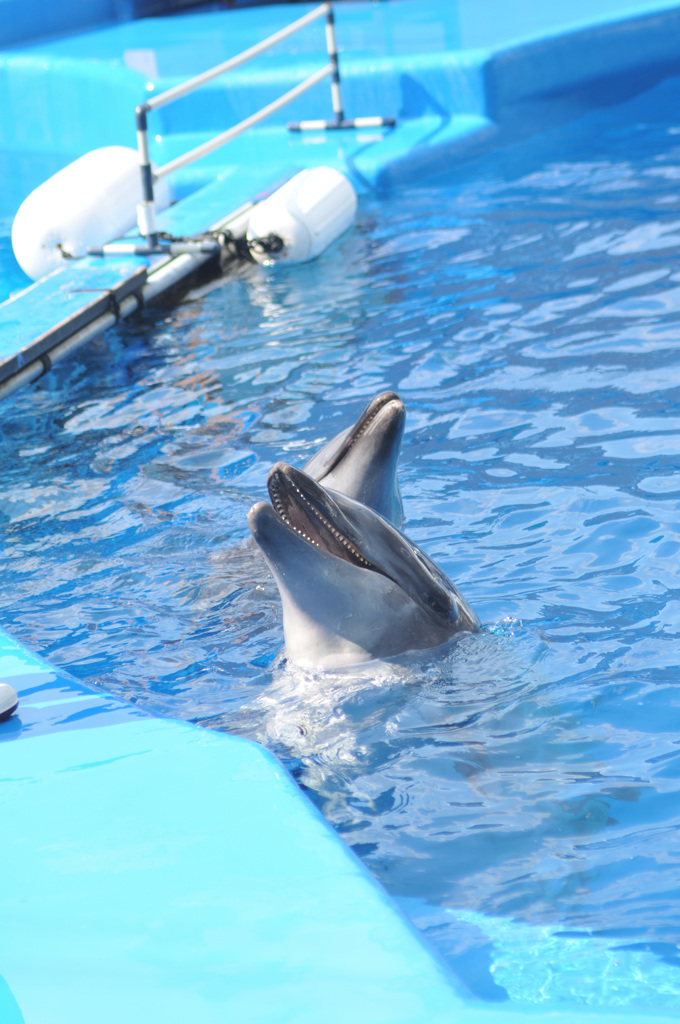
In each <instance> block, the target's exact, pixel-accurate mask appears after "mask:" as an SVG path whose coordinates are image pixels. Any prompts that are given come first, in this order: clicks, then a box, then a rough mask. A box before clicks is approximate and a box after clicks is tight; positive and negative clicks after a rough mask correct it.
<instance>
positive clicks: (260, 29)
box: [0, 0, 680, 1024]
mask: <svg viewBox="0 0 680 1024" xmlns="http://www.w3.org/2000/svg"><path fill="white" fill-rule="evenodd" d="M132 9H133V5H132V4H123V3H120V2H118V3H117V2H114V0H111V2H109V0H97V2H96V3H95V2H93V3H92V4H88V5H84V4H82V3H77V2H76V0H72V2H69V0H63V2H61V3H59V2H54V3H51V4H49V5H47V4H46V3H45V2H44V0H3V2H2V3H1V4H0V110H1V111H2V117H1V118H0V173H2V178H3V196H2V199H1V200H0V218H4V220H5V222H6V223H7V224H9V223H10V222H11V217H12V216H13V214H14V212H15V211H16V209H17V208H18V206H19V204H20V203H21V201H22V200H23V198H25V196H26V195H27V194H28V193H29V192H30V191H31V190H32V189H33V188H34V187H36V186H37V185H38V184H39V183H40V182H41V181H42V180H44V179H45V178H46V177H47V176H49V175H50V174H52V173H54V172H55V171H56V170H58V169H59V168H60V167H62V166H65V165H66V164H67V163H68V162H70V161H71V160H73V159H75V158H76V157H77V156H79V155H81V154H83V153H85V152H87V151H88V150H90V149H92V148H95V147H98V146H103V145H112V144H122V145H134V118H133V112H134V107H135V105H136V104H137V103H139V102H140V101H141V100H143V99H144V97H145V95H148V94H150V93H153V92H154V91H155V92H157V91H161V90H163V89H165V88H167V87H169V86H170V85H172V84H174V83H175V82H177V81H180V80H182V79H184V78H186V77H188V76H190V75H192V74H196V73H198V72H199V71H201V70H204V68H205V67H208V66H211V65H213V64H216V63H218V62H220V61H222V60H224V59H226V58H227V57H229V56H231V55H233V54H234V53H236V52H239V51H240V50H242V49H244V48H245V47H247V46H250V45H252V44H253V43H255V42H257V41H258V40H259V39H261V38H262V37H263V36H264V35H267V34H270V33H271V32H273V31H275V30H277V29H278V28H280V27H282V26H283V25H285V24H287V23H288V22H290V21H292V20H294V19H295V18H297V17H299V16H300V15H301V14H302V13H303V12H304V11H306V10H308V9H310V8H308V7H307V6H305V5H294V6H293V5H290V6H276V7H256V8H252V9H251V8H244V9H236V10H229V11H224V10H213V9H206V10H204V11H195V12H188V13H183V14H181V15H177V16H174V17H159V18H144V19H142V20H137V21H130V20H126V12H128V13H129V11H131V10H132ZM138 9H141V8H138ZM59 12H61V18H60V17H59V16H58V15H59ZM336 19H337V34H338V41H339V44H340V47H341V67H342V72H343V87H344V92H345V107H346V111H347V114H348V116H361V115H369V114H378V115H383V116H389V117H396V118H397V127H396V128H394V129H388V130H383V129H379V130H375V129H372V130H358V131H352V132H347V133H339V132H311V133H309V134H308V135H294V134H291V133H289V132H288V131H287V129H286V126H285V122H286V120H288V119H298V118H301V117H305V118H307V117H310V118H316V117H328V116H330V99H329V94H328V85H327V83H322V84H321V85H320V86H318V87H316V88H315V90H314V91H313V92H312V93H310V94H309V95H308V96H306V97H303V98H302V99H301V100H299V101H296V103H295V105H294V106H292V107H291V108H290V109H289V110H288V111H285V112H284V113H283V114H282V115H279V116H276V117H274V118H273V119H272V120H271V121H269V122H265V123H264V124H263V125H261V126H260V127H258V128H256V129H254V130H253V131H252V133H250V134H249V135H248V136H246V137H242V138H240V139H238V140H236V141H235V142H234V143H232V144H231V145H230V146H229V147H227V148H226V149H225V150H222V151H220V152H219V153H217V154H215V155H214V156H212V157H209V158H206V159H205V160H203V161H201V163H200V164H198V165H196V166H195V167H193V168H190V169H188V170H187V171H186V172H180V173H179V174H178V176H177V179H176V180H175V181H174V183H173V187H174V190H175V197H176V199H177V200H178V201H177V203H176V205H174V206H173V207H172V208H171V209H170V210H168V211H167V212H166V213H165V214H164V220H163V222H162V225H161V226H162V227H163V228H165V229H167V230H171V231H173V232H175V233H176V234H186V233H193V232H199V231H203V230H205V229H206V228H208V227H209V226H211V225H212V224H214V223H216V222H217V221H218V220H219V219H220V218H224V217H226V216H227V215H228V214H229V213H230V212H231V211H234V210H237V209H238V208H239V207H240V206H242V204H243V203H246V202H250V201H253V200H256V199H257V197H258V195H259V194H262V193H266V192H267V191H268V190H270V189H271V188H273V187H275V186H276V185H277V184H278V183H279V182H280V181H282V180H285V178H287V177H290V176H291V175H292V174H293V173H295V172H296V171H297V170H299V169H300V168H302V167H307V166H314V165H318V164H330V165H332V166H335V167H337V168H339V169H340V170H342V171H343V172H345V173H346V174H348V175H349V176H350V177H351V179H352V181H353V182H354V184H355V186H356V188H357V190H358V191H359V192H360V193H361V192H363V191H366V190H371V189H376V188H390V187H394V186H396V185H402V184H409V183H414V182H418V181H419V180H421V178H422V177H423V176H424V175H429V174H434V173H437V172H441V171H442V170H445V169H446V168H448V167H451V166H453V165H454V163H456V162H460V161H461V160H464V159H465V158H466V157H468V156H469V155H470V154H473V153H475V152H478V151H479V150H480V149H481V148H483V147H489V146H494V145H502V144H503V143H504V142H505V141H507V140H510V139H515V138H517V137H518V136H519V135H521V133H523V132H527V131H530V130H534V129H535V128H536V127H537V126H538V127H541V126H544V125H545V124H548V123H553V122H555V121H558V120H560V119H564V118H568V117H571V116H574V114H576V113H578V112H579V111H580V110H583V109H587V108H588V107H592V106H597V105H598V104H600V103H604V102H613V101H615V100H616V99H617V98H618V99H623V98H625V97H626V96H628V95H630V94H632V93H633V92H635V91H636V90H640V89H643V88H645V87H648V86H651V85H652V84H654V83H655V82H656V81H658V80H660V79H661V78H663V77H664V76H667V75H669V74H674V73H677V72H678V71H679V70H680V46H679V45H678V40H680V3H678V2H676V0H672V2H671V0H637V2H632V0H630V2H627V0H550V2H546V0H430V2H428V3H423V2H422V0H390V2H384V3H368V2H366V3H359V2H356V3H352V2H347V3H339V4H338V5H337V7H336ZM36 25H40V26H42V29H43V31H44V32H45V33H46V35H45V36H44V37H43V38H38V37H36V35H35V33H36V27H35V26H36ZM317 28H318V26H317ZM60 32H62V33H63V34H59V33H60ZM321 63H323V41H322V30H321V34H320V33H319V32H316V33H315V32H314V30H313V29H309V30H306V34H305V36H304V38H301V39H299V40H297V41H295V42H294V43H291V44H289V45H288V46H286V44H283V46H282V47H281V48H278V49H277V50H276V51H274V52H273V53H272V54H271V55H270V56H268V57H265V58H262V59H261V60H260V61H259V62H258V63H256V64H253V65H247V66H246V67H245V68H241V69H239V70H238V71H237V72H234V74H233V75H232V76H230V77H229V78H227V79H226V80H220V81H219V82H215V83H213V85H211V86H210V87H208V88H207V96H208V98H207V100H206V98H205V96H203V97H200V95H199V94H197V95H196V96H195V97H192V98H190V99H187V100H185V101H182V102H181V103H178V104H177V105H176V107H172V108H166V109H165V110H164V111H163V112H159V114H158V115H157V117H158V120H157V122H156V123H155V127H154V129H153V132H154V142H153V145H154V151H153V154H152V156H153V158H154V159H155V160H156V161H157V162H159V163H161V162H165V161H167V160H169V159H171V158H173V157H174V156H175V155H177V154H178V153H180V152H182V151H184V150H185V149H187V148H190V147H191V146H193V145H196V144H198V143H199V142H201V141H203V140H204V139H205V138H207V137H209V136H210V135H212V134H214V133H216V132H217V131H220V130H222V129H223V128H224V127H225V126H228V125H229V124H232V123H234V122H236V121H238V120H240V119H241V118H242V117H245V116H247V115H248V114H250V113H252V112H253V111H254V110H256V109H257V108H258V107H260V106H261V105H263V104H264V103H266V102H269V101H270V100H271V99H272V98H274V96H276V95H278V94H280V93H281V92H283V91H284V90H285V89H287V88H290V87H291V86H292V85H294V84H295V83H296V82H297V81H299V80H300V79H301V78H302V77H304V75H305V74H307V73H310V72H311V71H312V70H314V69H315V68H316V67H318V66H320V64H321ZM153 269H154V267H153V265H152V264H151V263H150V262H149V260H147V259H146V258H140V257H137V258H130V259H129V260H124V259H123V260H118V259H117V260H115V261H111V262H110V263H108V262H107V263H103V262H102V261H100V260H96V259H94V258H88V259H85V260H82V261H78V262H77V263H75V262H74V263H73V264H68V265H67V266H66V267H65V268H64V269H63V270H58V271H56V272H55V273H53V274H52V275H50V277H49V278H47V279H45V280H44V281H42V282H39V283H37V284H35V285H32V286H31V287H29V288H27V289H26V290H23V289H19V290H18V292H17V294H16V295H13V296H12V297H11V298H10V299H9V300H8V301H6V302H4V303H2V304H1V305H0V383H1V382H2V381H3V380H9V379H10V378H11V377H12V375H13V374H14V373H16V372H17V371H19V370H21V369H22V367H24V366H26V365H27V364H30V362H31V360H37V359H39V358H40V357H44V356H45V355H48V354H49V352H50V351H51V350H52V348H53V347H54V346H57V345H59V344H61V343H63V342H64V340H65V339H66V340H67V339H68V338H69V336H70V334H69V332H71V333H74V332H76V331H78V330H81V329H82V328H83V326H86V325H87V324H88V323H89V322H94V321H95V320H96V318H97V317H100V316H102V314H103V312H105V311H106V308H107V303H109V302H110V298H109V296H110V292H111V290H114V291H115V290H118V293H119V294H118V298H119V299H121V300H122V299H124V298H125V296H128V295H134V294H135V293H136V292H137V291H139V289H140V288H142V287H143V286H144V283H145V281H146V279H147V275H148V274H150V273H152V272H153ZM0 283H1V282H0ZM25 283H26V284H27V285H28V283H29V282H28V281H26V282H25ZM28 386H30V384H29V385H28ZM225 643H228V637H226V636H225ZM0 681H3V682H7V683H10V684H11V685H13V686H14V687H15V689H17V691H18V692H19V695H20V698H21V702H20V706H19V710H18V712H17V713H16V714H15V715H14V716H13V717H12V718H11V719H9V720H8V721H6V722H4V723H0V766H1V772H2V786H1V787H0V806H1V813H2V821H3V826H4V828H3V832H2V836H3V841H2V846H1V849H0V865H1V866H2V876H1V877H2V878H3V880H4V883H5V885H4V892H3V896H2V900H1V903H0V905H1V906H2V908H3V927H2V929H0V1022H1V1024H21V1022H23V1024H92V1022H93V1021H97V1022H98V1024H109V1022H110V1024H114V1022H116V1024H120V1022H121V1021H125V1022H130V1024H136V1022H142V1021H144V1022H147V1021H163V1022H164V1024H175V1022H177V1024H180V1022H182V1024H185V1022H187V1021H191V1022H199V1024H212V1022H215V1024H217V1022H220V1024H222V1022H225V1021H239V1022H248V1024H286V1022H290V1024H306V1022H309V1024H312V1022H314V1024H318V1022H319V1021H324V1022H326V1024H336V1022H337V1024H340V1022H343V1024H345V1022H347V1021H353V1022H355V1024H363V1022H366V1024H369V1022H370V1024H382V1022H384V1024H402V1022H403V1024H439V1022H442V1024H444V1022H447V1024H448V1022H451V1024H468V1022H469V1024H504V1022H507V1021H512V1020H540V1021H543V1020H550V1021H558V1022H559V1021H564V1022H566V1021H578V1022H582V1024H589V1022H593V1024H595V1022H598V1024H614V1022H617V1024H620V1022H622V1021H627V1022H631V1024H643V1022H647V1021H649V1022H650V1024H651V1022H652V1021H655V1022H657V1024H659V1022H662V1021H663V1020H664V1019H670V1018H664V1017H662V1016H659V1015H655V1014H651V1015H647V1014H644V1013H612V1014H609V1013H607V1012H598V1013H594V1012H593V1013H590V1012H583V1013H581V1012H580V1011H576V1010H575V1011H566V1010H565V1011H556V1010H553V1011H545V1010H543V1011H541V1010H537V1009H522V1008H521V1007H513V1006H509V1005H504V1006H499V1007H493V1008H489V1007H484V1006H482V1005H480V1004H479V1003H478V1002H477V1003H476V1002H474V1001H473V1000H472V998H471V997H469V996H468V995H467V994H466V992H465V991H464V989H463V987H462V985H461V984H460V983H459V982H458V981H457V980H456V979H454V978H453V976H452V975H450V974H449V972H448V970H447V968H446V967H445V966H444V965H443V964H442V963H441V962H440V961H439V960H438V959H437V957H436V956H435V955H434V954H433V953H431V952H430V951H429V949H428V948H427V946H426V945H425V944H424V942H423V941H422V940H421V938H420V937H419V935H418V934H417V933H416V932H415V930H414V929H413V928H412V926H411V925H410V924H409V923H408V922H407V921H406V920H405V919H404V918H403V917H402V915H401V914H400V912H399V911H398V909H397V908H396V906H395V905H394V904H393V903H392V902H391V900H390V899H389V898H388V896H387V895H386V894H385V893H384V891H383V890H382V889H381V887H380V886H379V885H378V884H377V883H376V882H375V881H374V880H373V879H372V878H371V876H370V875H369V873H368V872H367V871H366V869H365V868H364V867H363V866H362V865H361V863H360V862H359V861H358V860H357V859H356V858H355V857H354V855H353V854H352V853H351V852H350V851H349V850H348V848H347V847H346V846H345V845H344V844H343V842H342V841H341V840H340V839H339V838H338V837H337V836H336V834H335V833H334V832H333V830H332V829H331V828H330V827H329V826H328V825H327V824H326V823H325V822H324V821H323V819H322V818H321V817H320V816H319V814H318V813H317V811H316V810H315V809H314V808H313V807H312V805H311V804H310V803H309V802H308V801H307V799H306V798H305V797H304V796H303V795H302V793H301V792H300V791H299V790H298V788H297V787H296V785H295V784H294V782H293V780H292V779H291V778H290V777H289V776H288V775H287V773H286V772H285V770H284V769H283V768H282V766H281V765H280V764H279V762H278V761H277V760H276V759H275V758H274V757H273V756H272V755H270V754H269V753H267V752H266V751H265V750H263V749H262V748H260V747H258V746H257V745H256V744H254V743H251V742H248V741H245V740H241V739H237V738H234V737H230V736H227V735H224V734H220V733H216V732H210V731H208V730H203V729H199V728H197V727H194V726H192V725H188V724H185V723H181V722H177V721H172V720H167V719H158V718H154V717H151V716H148V715H146V714H143V713H141V712H140V711H138V710H136V709H135V708H134V706H132V705H128V704H125V703H124V702H122V701H119V700H117V699H114V698H113V697H108V696H106V695H104V694H102V693H101V692H99V691H95V690H93V689H90V688H88V687H86V686H84V685H83V684H81V683H79V682H77V681H76V680H75V679H73V678H72V677H70V676H69V675H68V674H66V673H64V672H63V671H61V670H57V669H55V668H53V667H51V666H50V665H48V664H47V663H45V662H44V661H42V660H41V659H40V658H39V657H37V656H36V655H34V654H32V653H31V652H30V651H29V650H28V649H27V648H26V647H24V646H22V645H21V644H20V643H18V642H17V641H16V640H14V639H12V638H10V637H8V636H7V635H6V634H4V633H2V632H0Z"/></svg>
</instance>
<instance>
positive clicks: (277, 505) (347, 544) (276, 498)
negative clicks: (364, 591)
mask: <svg viewBox="0 0 680 1024" xmlns="http://www.w3.org/2000/svg"><path fill="white" fill-rule="evenodd" d="M376 414H377V411H376ZM376 414H374V415H376ZM371 419H373V417H371ZM293 490H294V491H295V493H296V494H297V496H298V497H299V499H300V503H301V504H303V505H305V507H306V508H308V509H309V510H310V513H311V515H312V517H313V518H315V519H317V520H318V521H319V522H320V523H322V524H323V526H324V527H325V528H326V529H327V530H328V532H329V533H330V534H331V535H332V536H333V537H334V538H335V539H336V540H337V541H339V542H340V543H341V544H342V546H343V547H344V548H345V549H346V550H347V552H348V554H350V555H351V557H352V558H353V559H354V561H355V562H357V563H358V564H359V565H360V566H362V567H363V568H366V569H374V568H375V567H374V566H373V565H372V563H371V562H369V561H368V559H366V558H364V556H363V555H362V553H361V551H359V549H358V548H357V547H356V546H355V545H354V544H352V542H351V541H350V540H349V539H348V538H347V537H345V535H344V534H343V533H341V532H340V530H338V529H337V528H336V527H335V526H333V524H332V523H330V522H329V521H328V520H327V519H326V517H325V516H323V515H322V514H321V513H320V512H319V510H318V509H317V508H316V506H315V505H314V504H313V503H312V502H311V501H310V500H309V498H307V496H306V495H305V494H303V492H302V491H301V490H300V488H299V487H298V486H297V484H293ZM271 498H272V505H273V506H274V510H275V511H276V513H277V515H279V516H280V517H281V519H283V521H284V523H286V524H287V525H288V526H290V528H291V529H292V530H293V531H294V532H295V533H297V534H298V536H300V537H302V538H304V540H306V541H308V543H310V544H313V545H314V547H315V548H320V549H321V550H323V545H322V544H319V542H318V541H316V540H312V538H311V537H310V536H309V534H308V533H305V531H304V530H301V529H300V528H299V527H297V526H295V525H294V524H293V522H292V520H291V518H290V516H289V515H288V512H287V510H286V507H285V506H284V503H283V501H282V499H281V496H280V494H279V493H278V492H275V493H274V494H272V495H271Z"/></svg>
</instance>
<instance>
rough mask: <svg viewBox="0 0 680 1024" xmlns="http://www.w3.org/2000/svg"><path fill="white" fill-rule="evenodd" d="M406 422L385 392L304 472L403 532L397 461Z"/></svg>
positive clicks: (396, 399)
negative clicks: (361, 504) (383, 517)
mask: <svg viewBox="0 0 680 1024" xmlns="http://www.w3.org/2000/svg"><path fill="white" fill-rule="evenodd" d="M405 419H406V410H405V408H404V403H403V402H402V400H401V398H400V397H399V395H396V394H395V393H394V391H382V392H381V393H380V394H379V395H376V396H375V398H373V399H372V400H371V402H369V404H368V405H367V407H366V408H365V409H364V411H363V412H362V414H361V416H360V417H359V419H358V420H357V421H356V423H355V424H354V425H353V426H351V427H348V428H347V429H346V430H343V431H342V432H341V433H340V434H337V435H336V436H335V437H334V438H332V439H331V440H330V441H329V442H328V443H327V444H325V445H324V446H323V448H322V449H321V450H320V451H318V452H317V453H316V455H313V456H312V458H311V459H310V460H309V462H307V463H306V464H305V465H304V466H303V467H302V468H303V470H304V472H305V473H307V474H308V475H309V476H311V477H313V478H314V479H315V480H317V481H318V482H319V483H320V484H322V485H323V486H324V487H330V488H332V489H333V490H334V491H340V492H341V493H342V494H346V495H347V496H348V497H350V498H354V499H355V500H356V501H361V502H362V503H363V504H364V505H368V506H369V508H373V509H375V511H376V512H380V514H381V515H383V516H385V517H386V518H387V519H389V520H390V521H391V522H393V523H395V524H396V525H397V526H401V525H402V523H403V521H404V510H403V506H402V501H401V493H400V491H399V483H398V481H397V460H398V458H399V449H400V448H401V439H402V437H403V434H404V421H405Z"/></svg>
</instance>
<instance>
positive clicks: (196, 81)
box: [144, 3, 331, 110]
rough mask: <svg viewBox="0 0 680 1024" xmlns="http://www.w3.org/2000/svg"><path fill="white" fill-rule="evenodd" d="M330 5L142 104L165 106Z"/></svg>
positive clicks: (320, 14)
mask: <svg viewBox="0 0 680 1024" xmlns="http://www.w3.org/2000/svg"><path fill="white" fill-rule="evenodd" d="M330 7H331V5H330V4H329V3H324V4H320V5H319V6H318V7H315V8H314V10H313V11H309V13H308V14H304V15H303V16H302V17H301V18H298V19H297V21H292V22H291V23H290V25H286V27H285V28H282V29H280V30H279V31H278V32H274V33H273V35H271V36H267V38H266V39H263V40H262V42H261V43H256V44H255V45H254V46H251V47H249V48H248V49H247V50H243V51H242V52H241V53H237V54H236V56H235V57H230V58H229V60H225V61H223V63H222V64H216V65H215V67H214V68H210V69H209V70H208V71H203V72H202V73H201V74H200V75H196V76H195V77H194V78H189V79H187V81H186V82H182V83H181V84H180V85H174V86H173V87H172V88H171V89H166V90H165V92H160V93H158V95H157V96H152V97H151V98H150V99H148V100H147V101H146V103H145V104H144V106H145V107H146V109H147V110H157V109H158V108H159V107H163V106H165V104H166V103H172V101H173V100H177V99H179V98H180V97H181V96H186V95H187V93H190V92H193V91H194V89H198V88H199V86H201V85H205V83H206V82H210V81H212V79H213V78H218V77H219V76H220V75H223V74H224V73H225V72H226V71H231V69H232V68H237V67H239V66H240V65H241V64H245V63H246V62H247V61H249V60H252V59H253V57H257V56H258V54H260V53H263V52H264V51H265V50H268V49H269V48H270V47H272V46H275V45H276V43H280V42H281V40H282V39H287V38H288V36H290V35H292V34H293V33H294V32H298V31H299V30H300V29H301V28H304V27H305V25H310V24H311V23H312V22H313V21H316V20H317V19H318V18H322V17H323V16H324V14H325V15H326V17H328V11H329V9H330Z"/></svg>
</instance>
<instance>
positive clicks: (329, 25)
mask: <svg viewBox="0 0 680 1024" xmlns="http://www.w3.org/2000/svg"><path fill="white" fill-rule="evenodd" d="M326 6H327V7H328V10H327V11H326V48H327V50H328V59H329V61H330V62H331V64H332V65H333V74H332V76H331V102H332V104H333V113H334V114H335V121H336V123H337V124H341V123H342V122H343V121H344V120H345V111H344V109H343V106H342V92H341V90H340V64H339V62H338V47H337V43H336V41H335V15H334V13H333V7H332V5H331V4H326Z"/></svg>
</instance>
